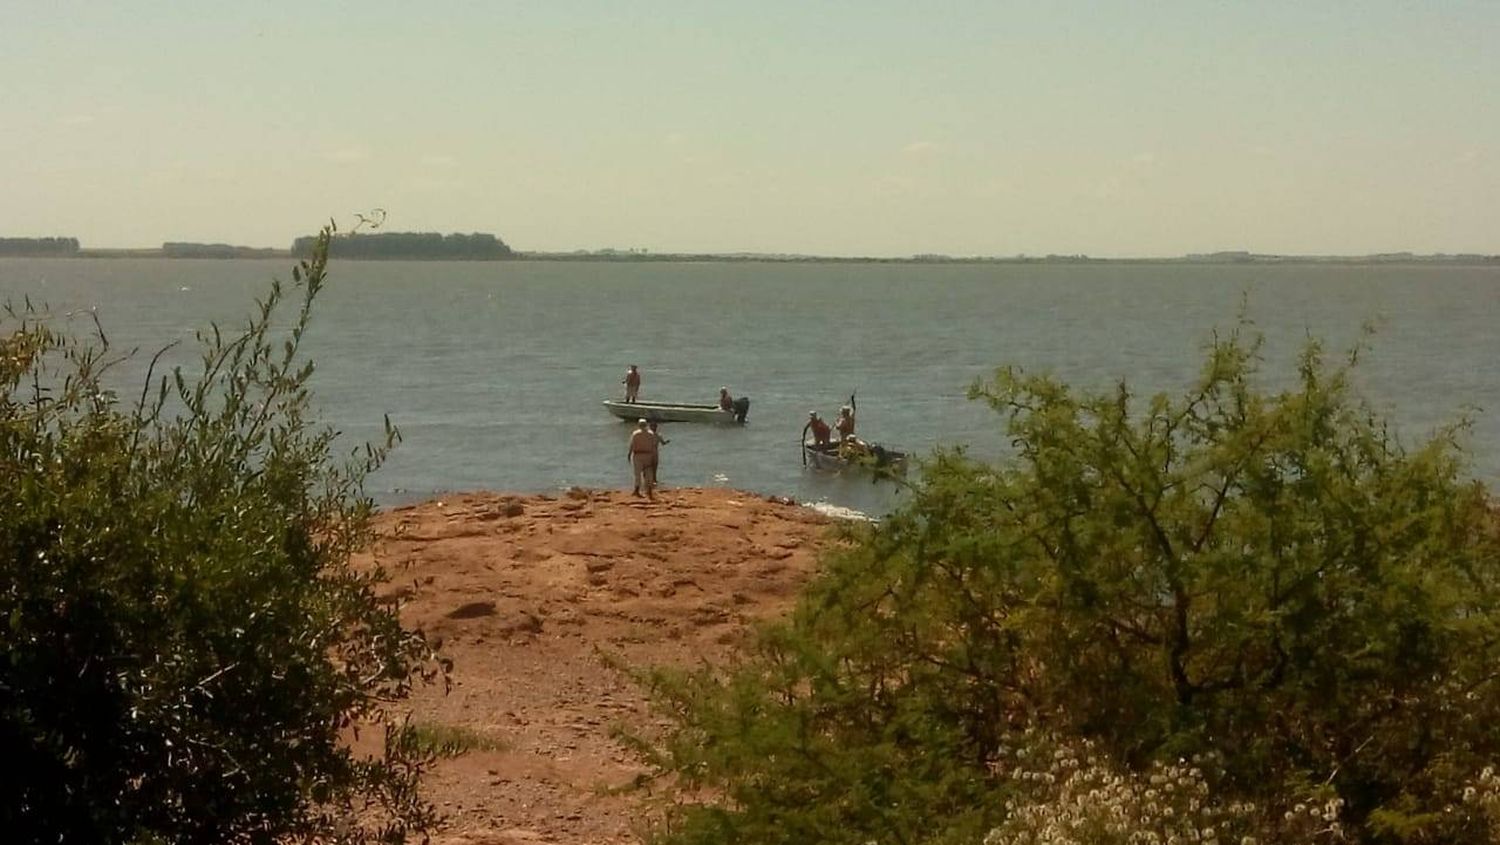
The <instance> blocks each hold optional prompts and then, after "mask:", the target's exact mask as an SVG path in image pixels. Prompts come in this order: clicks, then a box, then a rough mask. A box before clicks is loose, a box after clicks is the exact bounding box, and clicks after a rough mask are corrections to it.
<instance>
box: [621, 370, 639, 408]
mask: <svg viewBox="0 0 1500 845" xmlns="http://www.w3.org/2000/svg"><path fill="white" fill-rule="evenodd" d="M620 383H621V384H623V385H625V401H626V402H634V401H635V397H636V396H638V395H639V394H640V392H641V371H640V370H638V369H636V366H635V365H634V364H631V365H630V370H629V371H627V372H626V373H625V378H623V379H621V380H620Z"/></svg>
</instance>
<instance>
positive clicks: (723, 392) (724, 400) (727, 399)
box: [719, 387, 734, 411]
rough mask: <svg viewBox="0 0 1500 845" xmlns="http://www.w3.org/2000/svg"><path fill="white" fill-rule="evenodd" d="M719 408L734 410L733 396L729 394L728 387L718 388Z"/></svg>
mask: <svg viewBox="0 0 1500 845" xmlns="http://www.w3.org/2000/svg"><path fill="white" fill-rule="evenodd" d="M719 410H721V411H733V410H734V397H733V396H730V395H729V388H727V387H721V388H719Z"/></svg>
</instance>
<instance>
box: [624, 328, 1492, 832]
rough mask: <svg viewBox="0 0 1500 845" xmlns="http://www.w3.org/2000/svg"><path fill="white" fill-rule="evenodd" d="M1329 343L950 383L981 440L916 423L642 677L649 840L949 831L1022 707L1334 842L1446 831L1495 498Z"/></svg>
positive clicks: (1468, 714)
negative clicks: (795, 599)
mask: <svg viewBox="0 0 1500 845" xmlns="http://www.w3.org/2000/svg"><path fill="white" fill-rule="evenodd" d="M1356 358H1357V354H1355V355H1351V356H1350V358H1349V360H1348V361H1347V362H1346V363H1341V364H1339V365H1336V366H1335V365H1330V364H1328V363H1327V362H1326V361H1325V360H1324V355H1323V353H1322V350H1321V349H1320V347H1319V345H1318V344H1317V343H1310V344H1309V345H1308V347H1307V349H1306V350H1305V351H1304V353H1303V355H1302V356H1301V358H1300V362H1299V367H1298V380H1297V385H1296V387H1295V388H1294V389H1289V390H1285V391H1282V392H1276V393H1269V392H1266V391H1264V390H1261V389H1258V388H1257V386H1256V379H1257V376H1258V370H1259V366H1260V355H1259V341H1258V340H1247V339H1246V338H1244V337H1242V336H1241V335H1240V334H1239V333H1234V334H1231V335H1230V336H1228V337H1224V338H1219V337H1216V338H1215V340H1214V342H1213V343H1212V345H1211V347H1210V349H1209V351H1208V360H1207V362H1206V364H1205V366H1204V369H1203V372H1202V375H1201V378H1199V379H1198V380H1197V382H1196V384H1195V385H1194V386H1193V387H1192V389H1191V390H1189V391H1188V392H1187V394H1186V395H1185V396H1184V397H1182V398H1181V399H1176V400H1173V399H1171V398H1169V397H1167V396H1165V395H1157V396H1153V397H1151V398H1149V399H1148V400H1146V401H1145V402H1141V401H1139V400H1137V399H1136V397H1135V396H1133V395H1132V393H1131V392H1130V390H1129V388H1128V387H1127V386H1126V385H1125V384H1123V383H1121V384H1119V385H1118V386H1117V387H1116V389H1114V390H1112V391H1107V392H1103V393H1099V394H1091V393H1083V392H1080V391H1076V390H1074V389H1072V388H1070V387H1068V386H1067V385H1065V384H1063V383H1060V382H1059V381H1057V380H1055V379H1052V378H1048V377H1040V376H1034V375H1026V374H1024V373H1020V372H1018V371H1015V370H1009V369H1007V370H1002V371H1000V372H998V373H997V374H996V376H995V377H994V378H993V379H992V380H990V381H988V382H986V383H980V384H976V385H975V386H974V388H973V389H972V391H971V394H972V396H973V397H974V398H977V399H981V400H983V401H985V402H987V403H989V404H990V405H991V406H992V407H993V408H994V409H996V410H997V411H998V412H1000V414H1001V415H1002V416H1003V417H1004V419H1005V425H1006V430H1007V432H1008V434H1009V436H1010V438H1011V440H1012V442H1013V444H1014V453H1013V457H1012V458H1011V459H1009V460H1006V461H1003V462H1001V463H999V464H987V463H983V462H979V461H976V460H973V459H971V458H970V457H968V456H967V455H966V454H965V453H963V452H962V451H950V452H944V453H940V454H938V455H937V456H935V458H934V459H933V461H932V462H931V464H930V465H929V466H928V467H927V469H926V472H925V474H924V478H923V480H922V482H921V483H920V484H918V485H917V486H916V487H915V488H914V489H913V491H912V497H911V500H910V502H909V504H907V505H906V506H904V507H903V508H901V509H900V510H898V511H897V512H896V513H894V514H893V515H892V516H891V517H890V518H888V519H887V520H885V521H884V522H883V523H882V524H881V525H879V526H878V527H876V528H874V529H871V530H868V531H866V532H864V533H862V534H859V535H856V536H855V537H853V538H852V539H853V542H852V543H851V544H850V545H849V547H848V548H847V549H845V550H843V551H839V552H836V553H834V554H832V555H831V556H829V557H828V558H827V559H826V560H825V561H824V568H823V572H822V574H821V575H820V576H819V577H818V578H817V579H816V580H815V581H814V583H813V584H812V585H811V586H810V588H809V590H808V591H807V593H806V595H805V596H804V597H803V598H802V600H801V602H800V603H799V606H798V607H797V609H796V611H795V613H794V614H793V616H792V618H791V619H790V620H789V621H788V622H786V623H785V624H781V625H777V626H774V627H772V628H770V629H769V630H767V631H766V632H765V633H764V635H763V636H762V637H761V638H760V640H759V644H758V646H757V648H756V650H755V651H754V653H753V654H752V655H751V656H749V657H748V658H746V659H745V660H744V662H743V663H741V664H740V665H737V666H735V667H733V668H732V669H731V670H729V671H726V672H710V671H698V672H690V673H674V672H656V673H654V674H652V675H651V676H649V678H650V682H651V684H652V685H653V687H654V689H655V690H656V691H657V693H658V695H659V698H660V700H661V701H662V703H663V705H664V706H665V707H666V708H667V711H668V712H669V713H670V714H671V715H672V716H673V718H674V720H675V723H676V729H675V730H674V732H673V733H672V735H671V736H670V737H669V738H668V740H667V741H666V742H665V743H663V744H662V745H661V746H660V747H657V748H653V749H650V751H649V753H651V754H652V755H653V757H652V759H653V760H654V761H655V763H656V764H657V766H658V767H659V770H660V774H664V775H668V774H669V775H673V776H674V782H675V783H676V784H677V785H678V792H677V795H676V798H675V799H674V802H673V803H672V805H671V806H670V807H669V808H668V809H667V810H666V812H665V815H664V818H663V826H662V827H661V829H660V833H659V836H658V837H657V839H658V841H660V842H666V843H700V842H701V843H708V842H741V841H743V842H785V843H793V842H807V841H822V842H850V843H855V842H864V841H867V840H875V841H881V842H904V843H915V842H947V841H953V842H961V841H964V842H977V841H979V840H980V839H981V838H982V837H983V836H984V831H986V830H988V829H990V828H992V827H994V826H995V825H996V824H998V823H1001V822H1003V821H1004V819H1005V817H1006V814H1007V810H1006V801H1007V800H1008V797H1009V796H1014V795H1015V794H1016V793H1017V790H1018V788H1019V787H1020V786H1022V785H1020V784H1016V783H1014V782H1011V781H1010V779H1009V778H1008V777H1007V775H1006V770H1005V766H1004V763H1003V760H1004V757H1003V749H1005V748H1007V747H1011V746H1015V745H1017V744H1024V740H1023V739H1022V737H1025V736H1031V735H1034V734H1041V733H1045V734H1046V735H1050V736H1056V737H1059V738H1061V739H1063V740H1064V741H1068V742H1077V741H1085V742H1091V743H1095V744H1096V745H1097V747H1098V748H1099V749H1100V751H1101V753H1103V754H1105V755H1107V756H1108V757H1109V758H1110V759H1113V760H1116V761H1119V763H1120V764H1121V765H1124V766H1127V767H1133V768H1136V769H1137V770H1143V769H1144V768H1145V767H1148V766H1150V765H1153V764H1157V763H1163V762H1175V761H1176V760H1178V759H1183V758H1189V757H1192V756H1193V755H1195V754H1211V755H1212V756H1213V758H1214V759H1217V760H1222V761H1223V763H1222V767H1223V772H1222V778H1221V779H1220V778H1216V780H1218V781H1219V784H1218V787H1217V788H1219V789H1221V790H1223V792H1224V795H1225V796H1226V797H1227V798H1235V799H1238V798H1248V799H1252V800H1254V801H1256V802H1257V806H1258V807H1260V808H1261V809H1262V810H1263V811H1264V819H1265V823H1266V825H1267V827H1266V830H1268V831H1271V832H1273V833H1274V831H1275V830H1276V821H1275V819H1276V818H1277V817H1278V815H1279V814H1280V813H1281V809H1280V808H1283V807H1291V806H1292V805H1294V804H1295V803H1297V802H1299V801H1304V800H1317V801H1319V802H1320V805H1321V803H1323V802H1327V801H1336V806H1338V807H1340V813H1341V818H1340V819H1339V821H1340V822H1341V823H1342V824H1343V826H1344V830H1345V832H1346V833H1347V834H1348V835H1349V836H1351V837H1353V838H1355V839H1356V840H1357V841H1365V842H1406V841H1410V842H1432V841H1452V842H1472V841H1476V840H1475V839H1474V838H1473V837H1475V836H1478V835H1479V833H1478V831H1479V830H1480V828H1477V827H1475V826H1474V825H1481V827H1482V820H1480V821H1474V820H1473V819H1468V817H1463V819H1460V816H1462V814H1454V813H1449V812H1448V811H1447V808H1448V807H1449V805H1451V804H1453V803H1454V802H1456V801H1458V800H1459V796H1460V794H1461V792H1462V788H1463V785H1464V784H1465V783H1466V782H1468V781H1469V780H1472V779H1473V778H1474V777H1476V776H1477V774H1478V773H1479V772H1480V770H1481V768H1482V767H1483V766H1484V765H1485V764H1486V763H1490V762H1493V761H1494V760H1496V759H1497V758H1500V732H1497V731H1495V730H1494V729H1493V725H1494V724H1496V721H1495V719H1496V716H1497V715H1500V682H1497V677H1500V673H1497V672H1496V670H1495V667H1496V666H1497V665H1500V660H1497V658H1500V592H1497V589H1500V537H1497V529H1496V519H1495V515H1494V513H1493V511H1492V510H1491V502H1490V499H1489V497H1488V493H1487V491H1486V490H1485V489H1484V488H1483V487H1482V486H1481V485H1480V484H1478V483H1477V482H1473V481H1466V480H1464V479H1463V477H1462V474H1461V473H1462V469H1463V461H1462V452H1461V450H1460V449H1459V447H1458V445H1457V438H1458V437H1459V436H1460V434H1461V432H1462V430H1463V428H1464V426H1463V425H1462V424H1458V425H1455V426H1453V427H1451V428H1448V429H1444V430H1443V431H1440V432H1438V433H1437V434H1436V435H1435V436H1434V437H1433V438H1432V439H1431V440H1429V441H1427V442H1425V443H1423V444H1421V445H1420V446H1418V447H1416V448H1414V449H1411V450H1408V449H1407V448H1405V447H1404V446H1403V445H1402V443H1401V442H1400V441H1399V439H1398V438H1396V437H1395V436H1394V435H1393V434H1392V432H1391V431H1390V430H1389V429H1388V427H1387V425H1386V424H1385V423H1384V422H1383V421H1382V420H1381V419H1380V418H1379V417H1378V416H1377V415H1376V414H1374V413H1373V412H1372V411H1371V410H1370V409H1369V408H1368V407H1367V406H1366V405H1365V404H1364V403H1362V402H1361V401H1360V400H1359V399H1358V397H1357V396H1355V395H1354V394H1353V392H1352V390H1351V387H1350V376H1351V371H1352V367H1353V366H1354V365H1355V361H1356ZM699 789H702V790H704V791H702V792H697V790H699ZM1012 803H1014V802H1012ZM1465 819H1467V820H1465Z"/></svg>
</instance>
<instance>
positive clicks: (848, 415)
mask: <svg viewBox="0 0 1500 845" xmlns="http://www.w3.org/2000/svg"><path fill="white" fill-rule="evenodd" d="M833 427H834V428H835V429H837V430H838V433H839V439H840V440H848V439H849V438H851V437H853V436H854V408H853V407H851V406H849V405H845V406H843V407H842V408H839V418H838V419H836V420H834V421H833Z"/></svg>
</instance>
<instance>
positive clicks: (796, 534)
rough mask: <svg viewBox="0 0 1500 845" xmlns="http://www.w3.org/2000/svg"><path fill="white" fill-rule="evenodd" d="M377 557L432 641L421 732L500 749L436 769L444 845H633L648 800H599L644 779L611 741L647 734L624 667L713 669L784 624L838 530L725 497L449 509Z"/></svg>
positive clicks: (414, 519) (499, 503) (413, 527)
mask: <svg viewBox="0 0 1500 845" xmlns="http://www.w3.org/2000/svg"><path fill="white" fill-rule="evenodd" d="M378 529H379V534H380V540H379V542H378V543H377V545H376V547H375V548H374V549H373V550H372V552H371V555H372V556H373V557H374V559H375V560H377V561H378V562H379V563H381V564H382V565H383V566H385V567H386V569H387V570H388V571H389V572H390V574H391V587H390V590H391V591H392V592H393V593H396V594H399V595H400V596H401V597H402V599H403V601H404V607H403V611H402V615H403V618H404V620H405V621H406V623H407V624H408V625H412V626H416V627H419V628H421V629H422V630H424V631H426V632H427V634H428V635H429V636H430V637H433V638H434V639H437V640H440V641H441V648H442V651H443V653H444V654H445V655H446V656H448V657H449V658H451V659H452V660H453V661H454V669H453V682H454V683H453V688H452V691H451V692H449V693H448V694H447V695H444V694H443V693H442V690H441V689H435V688H427V689H423V690H420V691H419V692H418V694H417V697H416V698H415V700H414V702H413V712H414V718H415V719H416V720H417V721H418V722H419V723H421V724H425V725H435V726H444V727H462V728H467V729H469V730H472V731H475V732H477V733H479V734H482V735H483V736H485V737H486V738H489V739H491V740H493V741H494V742H495V743H497V744H498V746H499V747H498V748H497V749H495V750H487V751H470V752H468V753H466V754H464V755H462V756H459V757H455V758H451V759H447V760H444V761H442V762H441V763H440V764H439V766H438V768H437V770H436V771H435V772H434V773H433V774H432V776H431V777H430V778H429V781H428V791H429V795H430V796H431V798H432V800H434V801H435V803H437V805H438V806H439V808H440V809H441V810H442V811H443V812H444V813H445V814H446V815H447V816H448V820H447V822H446V824H445V825H444V827H443V828H442V829H440V830H438V831H436V832H435V835H434V837H433V841H434V842H436V843H440V845H459V843H469V845H481V844H482V845H501V843H507V844H508V843H558V845H562V843H568V844H569V845H571V843H579V844H580V845H582V843H616V842H632V841H635V840H636V837H635V836H634V835H633V834H632V827H631V824H632V818H633V817H634V816H636V815H638V812H637V809H636V808H637V806H638V802H639V801H640V798H639V797H638V796H635V795H618V794H616V795H609V794H605V789H607V788H608V787H611V786H617V785H620V784H623V783H626V782H628V781H629V780H630V779H631V778H632V776H634V775H635V774H636V773H638V772H639V771H641V768H640V767H639V765H638V764H637V763H636V762H635V761H634V759H633V758H632V757H631V756H630V754H629V753H628V752H627V751H626V749H625V748H624V747H623V746H622V745H620V744H619V743H617V742H615V741H614V740H612V739H611V738H610V730H611V728H612V726H614V725H616V724H621V723H624V724H629V725H634V726H638V727H646V726H649V725H650V724H651V719H650V717H649V714H648V712H647V708H646V706H645V701H644V699H643V697H642V696H641V694H640V692H639V691H638V690H637V689H636V688H635V687H634V686H633V685H632V684H631V683H630V682H629V681H628V680H627V679H625V678H623V677H621V676H620V675H619V674H617V673H616V672H614V671H611V670H610V669H608V668H606V667H605V666H604V665H603V663H602V661H601V659H600V652H601V651H602V652H606V653H611V654H615V655H619V656H621V657H623V658H624V659H625V660H626V661H628V662H629V663H631V664H632V665H659V664H676V665H685V664H689V663H693V662H696V661H700V660H709V661H713V660H716V659H722V658H723V657H724V656H725V655H726V654H727V653H728V652H729V651H730V650H731V649H732V648H733V647H734V646H735V645H736V644H737V643H739V642H741V641H743V638H744V636H745V634H746V630H747V626H748V625H749V624H751V623H753V622H754V621H755V620H759V619H764V618H766V617H768V616H772V615H775V614H778V613H781V612H783V611H785V610H786V609H787V608H788V607H789V606H790V604H791V602H792V600H793V598H794V597H795V593H796V590H797V588H798V587H799V586H800V585H801V584H802V583H803V582H804V581H805V580H806V578H807V576H808V574H809V573H810V572H811V570H812V567H813V564H814V560H815V556H816V552H817V549H818V547H819V546H820V544H822V543H824V542H826V541H827V539H828V537H829V536H830V533H831V532H830V522H829V520H828V519H827V518H825V517H823V516H821V515H819V514H817V513H814V512H813V511H811V510H809V509H807V508H803V507H798V506H796V505H793V504H790V503H787V502H783V501H775V500H768V499H766V498H763V497H760V496H756V495H754V494H750V493H741V492H737V491H732V490H722V489H702V490H690V489H682V490H670V491H666V492H665V493H663V494H661V495H660V496H658V500H657V501H656V502H654V503H651V502H647V501H645V500H643V499H638V498H635V497H632V496H631V495H630V494H629V493H628V492H616V491H583V490H573V491H570V492H569V493H568V494H566V495H563V496H560V497H547V496H518V495H504V494H494V493H473V494H463V495H454V496H451V497H446V498H443V499H441V500H437V501H431V502H427V503H423V504H419V505H413V506H408V507H402V508H396V509H393V510H391V511H389V512H386V513H384V514H382V515H381V517H380V519H379V521H378Z"/></svg>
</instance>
